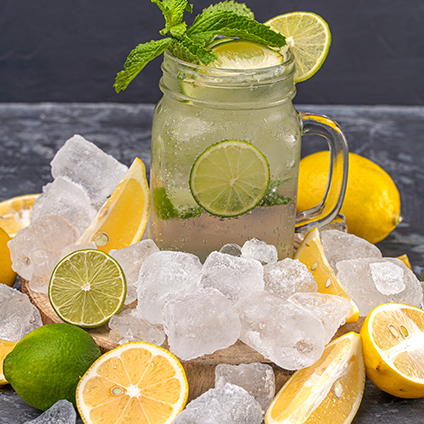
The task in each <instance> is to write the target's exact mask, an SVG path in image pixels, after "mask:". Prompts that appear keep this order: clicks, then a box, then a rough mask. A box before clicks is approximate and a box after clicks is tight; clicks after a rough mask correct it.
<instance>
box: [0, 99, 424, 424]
mask: <svg viewBox="0 0 424 424" xmlns="http://www.w3.org/2000/svg"><path fill="white" fill-rule="evenodd" d="M298 109H299V110H301V111H308V112H316V113H321V114H326V115H328V116H330V117H332V118H333V119H335V120H336V121H338V122H339V124H340V125H341V126H342V128H343V129H344V131H345V133H346V136H347V139H348V142H349V145H350V150H351V151H352V152H355V153H359V154H361V155H363V156H366V157H368V158H370V159H372V160H373V161H375V162H376V163H378V164H379V165H381V166H382V167H383V168H384V169H385V170H386V171H387V172H389V174H390V175H391V176H392V178H393V179H394V181H395V182H396V184H397V186H398V188H399V191H400V193H401V202H402V216H403V222H402V224H401V225H399V226H398V228H397V229H396V230H395V231H393V233H392V234H391V235H389V236H388V237H387V238H386V239H385V240H383V241H382V242H380V243H379V244H378V247H379V248H380V249H381V250H382V252H383V254H384V255H385V256H392V257H394V256H399V255H401V254H403V253H406V254H408V256H409V258H410V260H411V263H412V266H413V268H414V271H415V273H416V275H417V276H421V273H422V272H423V270H424V230H423V228H424V217H423V214H422V210H423V208H424V171H423V165H424V159H423V157H424V144H423V143H422V138H423V134H424V107H388V106H377V107H364V106H310V105H299V106H298ZM152 113H153V105H140V106H139V105H129V104H126V105H119V104H34V105H28V104H9V105H8V104H0V200H3V199H7V198H9V197H13V196H17V195H21V194H26V193H30V192H39V191H40V190H41V188H42V186H43V185H44V184H46V183H47V182H49V181H51V179H52V177H51V175H50V168H49V163H50V161H51V159H52V158H53V155H54V153H55V152H56V151H57V149H58V148H59V147H60V146H61V145H62V144H63V143H64V142H65V141H66V140H67V139H68V138H69V137H71V136H72V135H73V134H75V133H79V134H81V135H83V136H84V137H86V138H87V139H88V140H90V141H92V142H94V143H96V144H97V145H98V146H99V147H101V148H102V149H103V150H105V151H106V152H107V153H110V154H112V155H113V156H115V157H116V158H117V159H118V160H120V161H122V162H123V163H125V164H127V165H130V164H131V162H132V161H133V159H134V157H135V156H139V157H140V158H141V159H142V160H143V161H144V162H145V164H146V166H147V168H148V167H149V156H150V125H151V119H152ZM324 148H325V142H323V141H322V140H320V139H314V138H311V139H310V140H308V139H306V140H305V142H304V144H303V148H302V151H303V154H304V155H306V154H309V153H312V152H313V151H317V150H322V149H324ZM423 408H424V399H417V400H403V399H400V398H396V397H393V396H391V395H388V394H386V393H384V392H382V391H381V390H379V389H377V388H376V387H375V386H374V385H373V384H372V383H370V382H369V381H367V384H366V388H365V394H364V399H363V401H362V404H361V407H360V409H359V411H358V414H357V416H356V417H355V420H354V421H353V422H354V424H371V423H373V424H374V423H381V424H386V423H387V424H388V423H390V424H391V423H400V422H404V423H413V424H418V423H423V422H424V418H423V415H422V410H423ZM38 415H40V411H37V410H35V409H34V408H31V407H29V406H28V405H25V404H24V403H23V402H22V401H21V400H20V399H19V397H18V396H17V395H16V393H15V392H13V390H12V389H11V387H10V386H4V387H3V388H0V423H2V424H3V423H4V424H12V423H13V424H21V423H23V422H25V421H28V420H29V419H33V418H35V417H36V416H38ZM78 423H81V421H78Z"/></svg>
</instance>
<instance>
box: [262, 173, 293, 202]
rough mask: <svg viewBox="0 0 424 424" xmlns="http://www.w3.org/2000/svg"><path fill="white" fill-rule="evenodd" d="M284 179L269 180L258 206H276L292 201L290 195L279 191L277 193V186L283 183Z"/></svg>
mask: <svg viewBox="0 0 424 424" xmlns="http://www.w3.org/2000/svg"><path fill="white" fill-rule="evenodd" d="M287 181H288V179H286V180H271V181H270V182H269V186H268V189H267V191H266V193H265V196H264V198H263V199H262V200H261V202H260V203H259V206H276V205H287V204H288V203H289V202H291V201H292V199H291V198H290V197H286V196H284V195H283V194H281V193H278V191H277V190H278V187H280V186H281V185H283V184H284V183H285V182H287Z"/></svg>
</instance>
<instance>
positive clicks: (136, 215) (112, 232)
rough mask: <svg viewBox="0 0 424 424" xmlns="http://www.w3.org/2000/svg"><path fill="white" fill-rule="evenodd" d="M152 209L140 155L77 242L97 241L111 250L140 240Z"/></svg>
mask: <svg viewBox="0 0 424 424" xmlns="http://www.w3.org/2000/svg"><path fill="white" fill-rule="evenodd" d="M149 210H150V192H149V185H148V183H147V179H146V168H145V166H144V164H143V162H142V161H141V160H140V159H139V158H136V159H135V160H134V162H133V163H132V165H131V167H130V168H129V169H128V171H127V173H126V174H125V176H124V178H123V179H122V181H121V182H120V183H119V184H118V185H117V186H116V188H115V190H114V192H113V193H112V195H111V196H110V197H109V199H108V200H107V201H106V203H105V204H104V205H103V206H102V208H101V209H100V211H99V212H98V214H97V216H96V217H95V218H94V220H93V222H92V223H91V224H90V226H89V227H88V228H87V229H86V230H85V232H84V234H83V235H82V236H81V237H80V239H79V240H78V242H77V244H84V243H89V242H91V241H93V242H94V243H96V246H97V248H98V249H100V250H103V251H104V252H106V253H108V252H110V251H111V250H112V249H116V250H118V249H123V248H125V247H128V246H130V245H131V244H134V243H137V242H138V241H139V240H140V239H141V236H142V235H143V232H144V229H145V228H146V224H147V219H148V217H149Z"/></svg>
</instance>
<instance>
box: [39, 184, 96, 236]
mask: <svg viewBox="0 0 424 424" xmlns="http://www.w3.org/2000/svg"><path fill="white" fill-rule="evenodd" d="M96 212H97V211H96V209H95V208H94V207H93V206H92V205H91V202H90V198H89V197H88V194H87V192H86V191H85V190H84V189H83V187H82V186H80V185H79V184H76V183H73V182H72V181H69V180H68V179H66V178H62V177H58V178H56V179H55V180H54V181H53V182H52V183H49V184H47V185H46V186H45V187H43V194H41V195H40V196H39V197H38V198H37V200H36V201H35V202H34V207H33V212H32V219H33V220H35V219H37V218H40V217H41V216H43V215H60V216H63V217H65V218H66V219H67V220H68V221H69V222H70V223H71V224H72V225H74V226H75V227H77V228H78V230H79V232H80V233H81V234H82V233H83V232H84V231H85V229H86V228H87V227H88V226H89V225H90V224H91V221H93V219H94V217H95V216H96Z"/></svg>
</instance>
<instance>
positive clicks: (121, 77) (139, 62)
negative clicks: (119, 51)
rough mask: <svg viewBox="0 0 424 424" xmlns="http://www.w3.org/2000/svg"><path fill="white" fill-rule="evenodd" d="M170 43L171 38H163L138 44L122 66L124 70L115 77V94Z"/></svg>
mask: <svg viewBox="0 0 424 424" xmlns="http://www.w3.org/2000/svg"><path fill="white" fill-rule="evenodd" d="M171 43H172V39H171V38H164V39H162V40H157V41H150V42H148V43H144V44H139V45H138V46H137V47H136V48H135V49H134V50H132V51H131V53H130V54H129V56H128V58H127V60H126V62H125V64H124V70H123V71H121V72H119V73H118V75H117V76H116V80H115V84H114V85H113V86H114V87H115V90H116V92H117V93H119V92H120V91H121V90H125V89H126V88H127V86H128V84H129V83H130V82H131V81H132V80H133V79H134V78H135V77H136V76H137V75H138V73H139V72H140V71H141V70H142V69H143V68H144V67H145V66H146V64H147V63H148V62H150V61H151V60H152V59H154V58H155V57H157V56H159V55H161V54H162V53H163V52H164V51H165V50H166V49H167V48H168V47H169V46H170V45H171Z"/></svg>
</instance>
